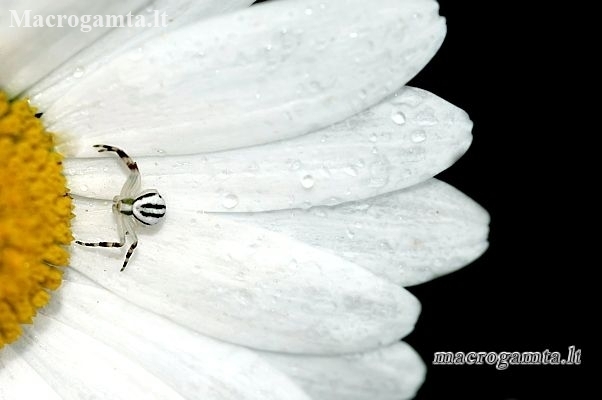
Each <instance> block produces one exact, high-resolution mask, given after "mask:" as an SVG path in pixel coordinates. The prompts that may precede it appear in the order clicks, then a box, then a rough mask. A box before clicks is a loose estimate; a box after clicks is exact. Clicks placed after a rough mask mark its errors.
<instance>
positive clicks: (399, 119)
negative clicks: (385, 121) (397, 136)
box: [391, 110, 406, 125]
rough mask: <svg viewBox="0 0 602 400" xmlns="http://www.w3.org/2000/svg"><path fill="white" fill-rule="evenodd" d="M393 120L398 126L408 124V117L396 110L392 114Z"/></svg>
mask: <svg viewBox="0 0 602 400" xmlns="http://www.w3.org/2000/svg"><path fill="white" fill-rule="evenodd" d="M391 119H392V120H393V122H395V123H396V124H397V125H403V124H405V123H406V116H405V115H404V114H403V113H402V112H401V111H397V110H394V111H393V112H392V113H391Z"/></svg>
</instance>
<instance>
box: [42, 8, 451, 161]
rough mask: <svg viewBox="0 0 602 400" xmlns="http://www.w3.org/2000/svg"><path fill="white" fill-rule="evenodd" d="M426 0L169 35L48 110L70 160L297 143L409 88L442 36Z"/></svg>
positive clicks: (269, 14) (265, 13)
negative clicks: (104, 149)
mask: <svg viewBox="0 0 602 400" xmlns="http://www.w3.org/2000/svg"><path fill="white" fill-rule="evenodd" d="M437 8H438V4H437V3H436V2H435V1H430V0H429V1H425V0H404V1H399V0H374V1H371V2H369V3H368V2H365V1H363V0H338V1H331V2H328V3H325V2H322V1H321V0H290V1H272V2H268V3H264V4H261V5H259V6H256V7H251V8H248V9H246V10H242V11H239V12H236V13H233V14H228V15H225V16H222V17H217V18H213V19H211V20H209V21H204V22H203V23H201V24H195V25H192V26H187V27H184V28H182V29H179V30H177V31H173V32H168V33H166V34H165V35H162V36H161V37H157V38H154V39H153V40H150V41H148V42H146V43H144V44H142V45H141V46H140V48H138V49H135V50H132V52H126V53H124V54H121V55H120V56H119V57H117V58H115V59H113V60H111V62H109V63H108V64H107V65H105V66H103V68H101V69H99V70H97V71H96V72H95V73H92V74H90V75H85V76H83V77H82V79H81V82H80V84H78V85H77V86H76V87H74V88H73V89H72V90H71V91H69V92H68V95H66V96H63V97H61V98H60V99H58V100H57V102H56V103H55V104H54V105H53V106H52V107H50V108H49V109H48V110H43V111H46V114H45V116H46V122H47V124H48V126H49V128H50V130H52V131H54V132H58V133H61V134H65V135H66V136H65V142H64V143H63V144H62V145H61V146H60V149H61V152H63V154H67V155H70V156H82V155H84V154H89V153H90V146H91V145H93V144H96V143H108V144H112V145H116V146H121V147H124V148H135V149H136V150H137V152H138V155H142V154H146V155H152V154H155V155H156V154H158V153H161V154H193V153H198V152H204V151H212V150H220V149H228V148H233V147H241V146H246V145H253V144H258V143H265V142H269V141H275V140H279V139H284V138H290V137H294V136H298V135H301V134H304V133H307V132H309V131H311V130H315V129H318V128H321V127H324V126H327V125H330V124H332V123H334V122H337V121H340V120H342V119H344V118H346V117H348V116H350V115H352V114H355V113H357V112H359V111H361V110H363V109H365V108H367V107H369V106H371V105H372V104H375V103H377V102H378V101H380V100H382V99H383V98H384V97H386V96H387V95H389V94H391V93H392V92H393V91H394V90H395V89H396V88H398V87H400V86H402V85H403V84H405V83H406V82H407V81H408V80H409V79H410V78H412V77H413V76H414V75H415V74H416V73H417V72H418V70H420V68H422V67H423V66H424V65H425V64H426V62H427V61H428V60H429V59H430V58H431V57H432V56H433V54H434V53H435V51H436V49H437V48H438V47H439V45H440V44H441V42H442V40H443V36H444V34H445V24H444V20H443V18H441V17H439V16H438V14H437Z"/></svg>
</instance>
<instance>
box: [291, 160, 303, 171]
mask: <svg viewBox="0 0 602 400" xmlns="http://www.w3.org/2000/svg"><path fill="white" fill-rule="evenodd" d="M299 168H301V161H299V160H293V161H292V162H291V164H290V166H289V169H290V170H291V171H297V170H298V169H299Z"/></svg>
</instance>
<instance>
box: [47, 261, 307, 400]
mask: <svg viewBox="0 0 602 400" xmlns="http://www.w3.org/2000/svg"><path fill="white" fill-rule="evenodd" d="M70 272H72V271H70ZM71 275H73V274H71ZM58 297H59V298H58V299H54V300H53V302H52V306H51V307H49V308H48V309H46V310H44V314H45V315H50V316H51V317H52V318H54V319H56V320H57V321H59V322H61V323H63V324H65V325H68V326H72V327H75V328H76V329H78V330H80V331H81V332H82V333H84V334H86V335H89V336H90V337H92V338H94V339H96V340H98V341H100V342H103V343H104V344H105V345H107V346H109V347H110V348H111V349H112V350H115V351H117V352H118V353H120V354H122V355H123V356H126V357H127V358H128V359H130V360H132V361H134V362H135V363H136V364H138V365H140V366H142V367H143V368H144V369H145V370H146V371H148V372H150V373H151V374H153V375H154V378H153V380H158V381H162V382H163V383H165V384H166V385H168V386H169V387H171V388H172V389H174V390H175V391H176V392H177V393H178V394H179V395H181V396H182V397H183V398H186V399H199V398H202V399H254V400H264V399H265V400H267V399H272V400H280V399H283V398H286V399H299V400H305V399H307V398H306V396H305V395H304V394H303V392H302V391H301V390H299V389H298V388H297V387H296V386H295V385H294V384H293V383H292V382H291V381H290V380H289V379H288V378H286V377H285V376H284V374H282V373H281V372H279V371H277V370H275V369H274V368H272V367H270V366H269V365H268V364H267V363H266V362H264V361H263V360H262V359H261V358H259V357H258V356H257V355H255V354H253V353H252V352H250V351H249V350H247V349H244V348H241V347H237V346H234V345H229V344H225V343H221V342H217V341H215V340H212V339H209V338H206V337H204V336H202V335H199V334H195V333H193V332H191V331H189V330H187V329H184V328H182V327H180V326H178V325H176V324H174V323H173V322H170V321H168V320H166V319H164V318H161V317H159V316H157V315H153V314H151V313H149V312H147V311H144V310H142V309H140V308H139V307H136V306H134V305H132V304H130V303H127V302H126V301H124V300H122V299H120V298H119V297H117V296H115V295H113V294H110V293H109V292H108V291H107V290H104V289H99V288H95V287H90V286H88V285H82V284H77V283H73V282H65V283H64V285H63V287H62V288H61V290H60V292H59V296H58ZM44 334H45V332H42V333H41V334H40V336H41V338H42V340H44V339H45V338H44V336H43V335H44ZM90 363H91V364H93V363H94V361H93V360H90Z"/></svg>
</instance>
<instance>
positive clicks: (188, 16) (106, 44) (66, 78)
mask: <svg viewBox="0 0 602 400" xmlns="http://www.w3.org/2000/svg"><path fill="white" fill-rule="evenodd" d="M252 2H253V1H252V0H155V1H153V2H151V4H149V5H148V6H147V7H146V10H145V11H144V12H141V13H140V15H144V16H146V18H147V20H148V21H154V20H155V19H154V18H155V17H154V15H155V13H158V14H162V13H166V15H167V20H168V24H167V26H166V27H156V26H152V27H147V28H140V27H132V28H128V27H124V28H120V29H114V30H112V31H111V32H109V33H108V34H107V35H105V36H104V37H102V38H101V39H100V40H98V41H97V42H96V43H94V45H93V46H90V47H88V48H86V49H84V50H83V51H82V52H80V53H78V54H77V55H75V56H74V57H72V58H71V59H69V60H68V61H67V62H66V63H64V64H62V65H61V66H60V67H59V68H57V69H56V70H54V71H53V72H52V73H51V74H49V75H48V76H47V77H45V78H44V79H43V80H42V81H40V82H38V83H37V84H36V85H35V86H34V87H33V88H31V89H30V90H29V91H28V92H27V94H26V95H27V97H29V98H30V100H31V102H32V103H33V104H35V106H36V107H38V109H40V110H46V109H48V108H49V107H50V106H51V105H52V104H53V103H54V102H55V101H56V100H57V99H58V98H60V97H61V96H65V94H66V93H67V92H68V91H69V90H70V89H71V88H73V87H74V86H76V85H77V84H79V83H80V81H81V78H82V77H83V76H84V75H90V74H92V73H93V72H94V71H96V70H97V69H98V68H100V67H101V66H103V65H105V64H107V63H108V62H109V61H111V60H112V59H114V58H115V57H116V56H117V55H118V54H121V53H123V52H126V51H133V52H132V53H130V54H131V57H133V58H134V59H139V60H141V59H142V52H141V50H138V48H139V46H140V44H141V43H143V42H144V41H147V40H149V39H150V38H152V37H154V36H157V35H161V34H164V33H165V32H166V31H169V30H175V29H177V28H179V27H181V26H183V25H185V24H189V23H192V22H195V21H200V20H202V19H205V18H208V17H210V16H213V15H217V14H221V13H225V12H228V11H232V10H236V9H240V8H244V7H246V6H248V5H249V4H251V3H252ZM76 71H77V72H76Z"/></svg>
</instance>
